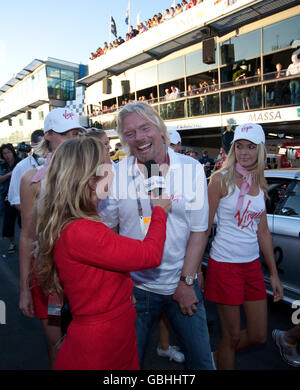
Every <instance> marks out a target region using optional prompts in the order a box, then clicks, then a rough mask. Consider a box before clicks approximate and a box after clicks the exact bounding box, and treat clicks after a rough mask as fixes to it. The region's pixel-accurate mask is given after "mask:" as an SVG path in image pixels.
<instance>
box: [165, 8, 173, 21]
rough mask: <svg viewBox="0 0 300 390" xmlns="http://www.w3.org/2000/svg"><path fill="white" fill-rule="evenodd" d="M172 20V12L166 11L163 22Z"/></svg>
mask: <svg viewBox="0 0 300 390" xmlns="http://www.w3.org/2000/svg"><path fill="white" fill-rule="evenodd" d="M170 19H172V16H171V14H170V10H169V9H168V8H167V9H166V10H165V13H164V16H163V21H164V22H165V21H167V20H170Z"/></svg>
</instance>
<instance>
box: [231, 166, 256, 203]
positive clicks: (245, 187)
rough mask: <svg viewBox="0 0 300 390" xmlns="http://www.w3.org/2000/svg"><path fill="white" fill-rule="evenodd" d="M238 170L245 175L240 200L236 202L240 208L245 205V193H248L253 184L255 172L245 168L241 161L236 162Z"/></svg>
mask: <svg viewBox="0 0 300 390" xmlns="http://www.w3.org/2000/svg"><path fill="white" fill-rule="evenodd" d="M235 169H236V171H237V172H238V173H239V174H240V175H242V176H243V183H242V186H241V189H240V194H239V197H238V201H237V204H236V209H237V210H240V209H241V208H242V206H243V203H244V199H245V195H246V194H248V192H249V190H250V188H251V185H252V179H253V173H252V172H249V171H247V169H245V168H243V167H242V166H241V165H240V164H239V163H236V165H235Z"/></svg>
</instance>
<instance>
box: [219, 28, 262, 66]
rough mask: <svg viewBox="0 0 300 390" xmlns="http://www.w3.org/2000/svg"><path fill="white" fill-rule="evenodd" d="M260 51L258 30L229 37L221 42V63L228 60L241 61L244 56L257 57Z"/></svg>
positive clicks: (225, 62) (223, 63)
mask: <svg viewBox="0 0 300 390" xmlns="http://www.w3.org/2000/svg"><path fill="white" fill-rule="evenodd" d="M223 47H225V48H223ZM260 53H261V44H260V30H255V31H252V32H250V33H248V34H244V35H239V36H237V37H235V38H230V39H229V40H228V41H226V42H223V43H222V44H221V62H222V65H225V64H227V63H229V62H236V61H242V60H245V59H246V58H251V57H258V56H260Z"/></svg>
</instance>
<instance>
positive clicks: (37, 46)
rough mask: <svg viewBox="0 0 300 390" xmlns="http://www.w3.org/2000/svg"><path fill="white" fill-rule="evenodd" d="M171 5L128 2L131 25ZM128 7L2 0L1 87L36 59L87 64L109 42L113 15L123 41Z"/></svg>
mask: <svg viewBox="0 0 300 390" xmlns="http://www.w3.org/2000/svg"><path fill="white" fill-rule="evenodd" d="M178 2H179V1H178ZM180 2H181V1H180ZM176 3H177V2H176ZM172 4H173V0H130V24H132V25H133V26H136V20H137V14H138V13H139V12H140V20H141V21H145V20H147V19H149V18H151V17H152V16H153V15H154V14H155V13H158V12H162V14H163V12H164V10H165V9H166V8H169V7H170V6H171V5H172ZM127 6H128V0H51V1H39V0H26V1H24V0H8V1H2V2H1V6H0V10H1V24H0V87H1V86H2V85H3V84H4V83H6V82H7V81H8V80H10V79H11V78H12V77H13V76H14V75H15V74H16V73H18V72H19V71H20V70H22V69H23V68H24V67H25V66H26V65H28V64H29V63H30V62H31V61H32V60H33V59H35V58H38V59H44V58H46V57H54V58H59V59H61V60H66V61H71V62H76V63H83V64H87V63H88V59H89V56H90V53H91V52H92V51H95V50H96V49H97V48H98V47H99V46H102V44H103V42H104V41H108V40H109V38H110V16H111V15H112V16H113V18H114V19H115V22H116V25H117V33H118V36H119V35H121V36H122V37H123V38H125V35H126V33H127V29H128V26H127V25H126V24H125V15H126V10H127ZM111 37H112V38H113V37H114V36H113V35H112V36H111Z"/></svg>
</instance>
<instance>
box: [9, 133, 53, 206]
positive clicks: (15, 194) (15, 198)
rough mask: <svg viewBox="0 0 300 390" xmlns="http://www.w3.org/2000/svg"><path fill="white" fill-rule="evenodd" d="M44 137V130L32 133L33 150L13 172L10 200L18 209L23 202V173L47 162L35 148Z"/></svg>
mask: <svg viewBox="0 0 300 390" xmlns="http://www.w3.org/2000/svg"><path fill="white" fill-rule="evenodd" d="M43 138H44V131H43V130H35V131H34V132H33V133H32V134H31V146H32V149H33V152H32V154H31V155H30V156H28V157H26V158H25V159H23V160H22V161H20V162H19V163H18V164H17V165H16V167H15V169H14V170H13V172H12V175H11V181H10V185H9V190H8V201H9V203H10V204H11V206H14V207H16V208H17V210H18V211H20V204H21V200H20V185H21V178H22V176H23V174H24V173H25V172H27V171H28V170H29V169H34V168H38V167H40V166H41V165H43V164H44V162H45V160H44V158H42V157H40V156H38V155H37V154H36V152H35V149H36V148H37V146H38V144H39V143H40V142H41V141H42V140H43Z"/></svg>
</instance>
